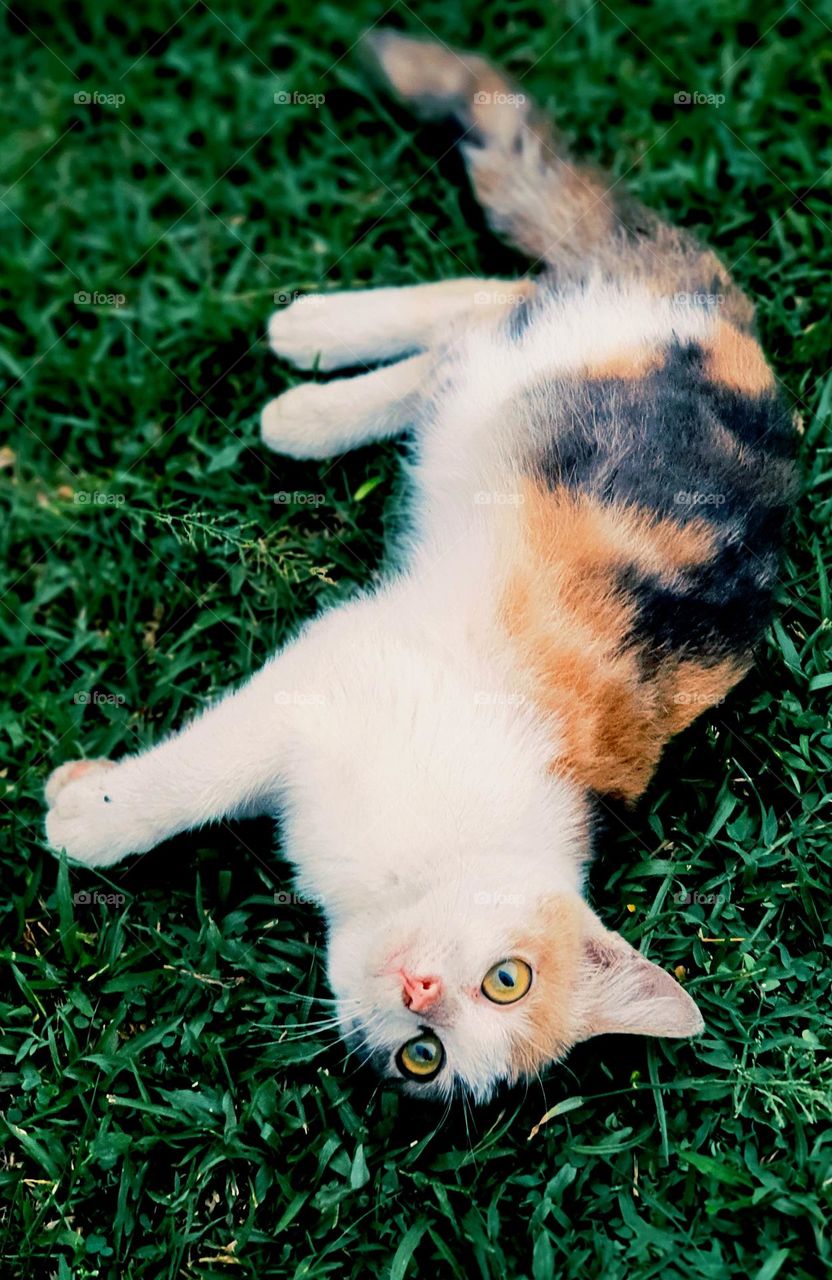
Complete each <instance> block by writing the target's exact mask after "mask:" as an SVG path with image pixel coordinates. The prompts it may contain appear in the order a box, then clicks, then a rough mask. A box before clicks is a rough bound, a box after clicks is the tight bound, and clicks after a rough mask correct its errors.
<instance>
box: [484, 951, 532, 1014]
mask: <svg viewBox="0 0 832 1280" xmlns="http://www.w3.org/2000/svg"><path fill="white" fill-rule="evenodd" d="M531 985H532V970H531V966H530V965H528V964H526V962H525V960H501V961H500V962H499V964H495V965H492V967H491V968H490V969H489V970H488V973H487V974H486V975H485V977H484V978H483V980H482V993H483V995H484V996H487V997H488V999H489V1000H493V1001H494V1003H495V1004H514V1002H515V1001H516V1000H522V999H523V996H524V995H525V994H526V992H527V991H528V989H529V987H530V986H531Z"/></svg>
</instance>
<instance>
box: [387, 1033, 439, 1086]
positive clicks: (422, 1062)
mask: <svg viewBox="0 0 832 1280" xmlns="http://www.w3.org/2000/svg"><path fill="white" fill-rule="evenodd" d="M444 1061H445V1050H444V1049H443V1048H442V1041H441V1040H440V1039H439V1038H438V1037H437V1036H434V1035H432V1034H431V1033H430V1032H429V1031H425V1032H423V1033H422V1035H420V1036H416V1037H415V1039H413V1040H408V1042H407V1044H404V1045H402V1047H401V1049H399V1052H398V1053H397V1054H396V1066H397V1067H398V1068H399V1071H401V1073H402V1075H403V1076H408V1077H409V1078H410V1079H411V1080H430V1079H432V1077H433V1076H435V1075H436V1073H437V1071H438V1070H439V1069H440V1067H441V1066H442V1063H443V1062H444Z"/></svg>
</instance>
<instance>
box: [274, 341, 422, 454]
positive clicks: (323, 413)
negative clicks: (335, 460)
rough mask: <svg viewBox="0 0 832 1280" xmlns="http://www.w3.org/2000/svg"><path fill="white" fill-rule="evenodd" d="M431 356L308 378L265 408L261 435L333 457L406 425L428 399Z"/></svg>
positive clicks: (277, 447)
mask: <svg viewBox="0 0 832 1280" xmlns="http://www.w3.org/2000/svg"><path fill="white" fill-rule="evenodd" d="M432 365H433V356H432V355H431V354H430V353H427V352H426V353H424V354H423V355H418V356H411V357H410V358H409V359H408V360H401V361H399V363H398V364H391V365H383V366H382V367H381V368H380V369H373V370H372V372H371V373H362V374H358V375H357V376H356V377H354V378H338V379H336V380H335V381H334V382H305V383H301V384H300V385H299V386H297V387H292V389H291V391H284V393H283V395H282V396H278V397H277V399H276V400H271V401H270V402H269V403H268V404H267V405H266V407H265V409H264V410H263V415H262V419H261V427H262V434H263V441H264V443H265V444H267V445H268V446H269V448H270V449H274V451H275V453H284V454H288V456H289V457H292V458H331V457H333V455H335V454H337V453H346V452H347V451H348V450H350V449H356V448H358V447H359V446H360V445H363V444H369V443H370V442H371V441H374V440H385V439H387V438H388V437H390V436H393V435H395V434H396V433H397V432H399V431H404V430H405V429H406V428H407V427H408V426H410V425H411V424H412V423H413V422H414V421H415V419H416V418H417V417H418V415H419V410H420V408H421V406H422V404H423V403H424V401H425V393H426V388H427V385H428V382H429V379H430V372H431V367H432Z"/></svg>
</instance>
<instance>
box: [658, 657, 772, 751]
mask: <svg viewBox="0 0 832 1280" xmlns="http://www.w3.org/2000/svg"><path fill="white" fill-rule="evenodd" d="M750 667H751V657H750V655H748V657H746V658H744V659H743V658H740V659H736V658H725V659H723V661H722V662H715V663H712V664H711V665H710V666H706V665H705V663H703V662H693V661H687V660H686V661H682V662H679V663H677V664H676V666H675V668H674V669H673V671H672V673H670V678H669V679H668V681H667V685H668V692H669V702H668V704H667V707H666V717H667V720H666V723H667V729H668V734H669V735H672V734H676V733H681V731H682V730H683V729H686V728H687V727H688V725H689V724H692V723H693V721H694V720H695V719H696V717H697V716H699V715H701V714H702V712H703V711H705V710H707V708H708V707H713V706H716V705H717V703H719V702H722V700H723V698H724V697H725V695H726V693H728V691H729V690H730V689H733V687H734V685H735V684H737V683H738V682H739V681H740V680H742V678H743V676H744V675H746V673H747V672H748V671H749V669H750Z"/></svg>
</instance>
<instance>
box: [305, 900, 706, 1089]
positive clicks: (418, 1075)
mask: <svg viewBox="0 0 832 1280" xmlns="http://www.w3.org/2000/svg"><path fill="white" fill-rule="evenodd" d="M329 973H330V982H331V985H332V988H333V990H334V992H335V994H336V996H337V998H338V1001H339V1012H340V1015H341V1020H342V1028H343V1031H344V1034H345V1036H346V1038H347V1040H348V1042H349V1043H350V1044H351V1046H352V1047H353V1049H354V1050H355V1053H356V1056H357V1057H358V1058H359V1060H361V1061H364V1060H366V1061H368V1062H370V1063H372V1065H373V1066H374V1067H375V1068H376V1069H377V1070H378V1071H379V1072H380V1074H381V1075H382V1076H384V1077H387V1078H390V1079H394V1080H398V1081H399V1082H401V1083H402V1084H403V1085H404V1086H405V1087H406V1089H407V1091H408V1092H411V1093H413V1094H418V1095H419V1096H423V1097H424V1096H432V1097H438V1098H449V1097H451V1096H452V1095H453V1094H454V1093H455V1092H461V1091H464V1092H466V1093H467V1094H468V1095H469V1096H473V1097H474V1098H475V1099H477V1100H480V1101H482V1100H485V1099H487V1098H488V1097H489V1095H490V1094H491V1093H492V1091H493V1090H494V1088H495V1087H496V1086H497V1085H498V1084H499V1083H500V1082H503V1081H506V1082H509V1083H511V1082H514V1081H516V1080H519V1079H522V1078H523V1077H529V1076H534V1075H536V1074H537V1073H538V1072H540V1071H542V1070H543V1068H545V1067H546V1066H547V1065H548V1064H549V1063H552V1062H554V1061H557V1060H558V1059H559V1058H561V1057H563V1055H564V1054H565V1053H566V1052H568V1050H569V1049H570V1048H571V1047H572V1046H573V1045H574V1044H576V1043H578V1042H579V1041H582V1040H587V1039H589V1038H590V1037H591V1036H596V1035H601V1034H603V1033H605V1032H630V1033H634V1034H640V1035H650V1036H672V1037H683V1036H692V1035H696V1034H697V1033H698V1032H699V1031H701V1030H702V1027H703V1022H702V1017H701V1015H700V1013H699V1010H698V1008H697V1007H696V1005H695V1004H694V1002H693V1000H692V999H691V998H690V996H689V995H687V993H686V992H685V991H684V990H683V989H682V987H681V986H680V985H679V983H678V982H677V980H676V979H675V977H673V976H672V975H671V974H669V973H667V972H666V971H665V970H664V969H661V968H659V967H658V966H657V965H655V964H651V963H650V962H649V961H648V960H646V959H645V958H644V957H643V956H641V955H640V954H639V952H638V951H636V950H635V949H634V948H633V947H631V946H630V945H629V943H627V942H625V941H624V939H623V938H621V937H620V935H618V934H616V933H612V932H610V931H609V930H607V929H605V928H604V926H603V925H602V924H601V922H600V920H599V919H598V917H597V916H596V915H595V913H594V912H593V911H592V910H591V909H590V908H589V907H588V906H587V904H586V903H585V902H584V901H583V899H582V898H581V897H580V896H579V895H578V894H576V893H571V892H569V893H560V894H555V895H550V896H548V897H547V898H545V899H543V900H540V901H537V902H534V903H533V902H531V901H530V899H529V897H527V896H526V894H525V892H524V886H523V884H522V883H520V884H518V885H517V886H516V888H515V889H514V890H506V889H505V888H503V889H496V888H493V887H479V888H478V887H477V883H476V882H468V881H466V880H465V879H464V878H462V879H460V881H459V882H458V884H457V885H456V886H455V888H454V889H453V891H451V890H449V888H448V885H447V884H445V885H443V886H442V890H441V892H427V893H425V895H424V896H423V897H422V898H420V899H419V900H418V901H417V902H414V903H412V904H410V905H409V906H407V907H404V908H401V909H400V910H398V911H397V912H395V913H394V914H392V915H391V916H389V917H388V918H387V919H384V920H380V919H378V918H377V917H376V918H375V919H371V918H367V919H365V920H353V921H352V922H350V923H348V924H343V923H342V924H341V925H338V926H336V927H335V928H334V929H333V932H332V935H331V938H330V963H329Z"/></svg>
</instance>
